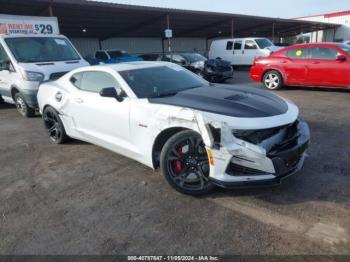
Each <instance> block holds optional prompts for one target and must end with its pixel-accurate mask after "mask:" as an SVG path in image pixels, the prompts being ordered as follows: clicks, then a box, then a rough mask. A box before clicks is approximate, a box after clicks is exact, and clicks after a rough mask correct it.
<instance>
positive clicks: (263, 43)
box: [255, 38, 273, 49]
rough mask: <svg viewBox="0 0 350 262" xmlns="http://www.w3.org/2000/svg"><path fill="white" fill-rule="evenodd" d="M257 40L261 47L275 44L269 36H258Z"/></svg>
mask: <svg viewBox="0 0 350 262" xmlns="http://www.w3.org/2000/svg"><path fill="white" fill-rule="evenodd" d="M255 42H256V43H257V44H258V46H259V48H260V49H264V48H266V47H270V46H273V43H272V42H271V41H270V40H269V39H267V38H258V39H255Z"/></svg>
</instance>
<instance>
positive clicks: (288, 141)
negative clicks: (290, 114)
mask: <svg viewBox="0 0 350 262" xmlns="http://www.w3.org/2000/svg"><path fill="white" fill-rule="evenodd" d="M282 129H287V133H286V135H285V137H284V138H283V140H282V141H281V142H279V143H278V144H276V145H274V146H273V147H272V148H271V151H275V150H278V151H280V150H285V149H288V148H290V147H292V146H294V145H296V143H297V140H298V137H299V134H298V120H297V121H295V122H294V123H292V124H290V125H285V126H280V127H275V128H269V129H261V130H233V132H232V133H233V135H234V136H235V137H237V138H239V139H242V140H244V141H247V142H249V143H252V144H255V145H257V144H260V143H261V142H262V141H264V140H265V139H268V138H270V137H272V136H274V135H276V134H277V133H278V132H280V131H281V130H282Z"/></svg>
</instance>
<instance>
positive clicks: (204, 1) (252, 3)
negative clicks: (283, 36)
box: [99, 0, 350, 18]
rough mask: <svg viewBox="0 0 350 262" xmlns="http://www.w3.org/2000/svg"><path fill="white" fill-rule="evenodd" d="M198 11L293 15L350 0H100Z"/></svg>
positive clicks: (341, 6) (347, 5) (347, 4)
mask: <svg viewBox="0 0 350 262" xmlns="http://www.w3.org/2000/svg"><path fill="white" fill-rule="evenodd" d="M99 1H105V2H114V3H121V4H135V5H145V6H156V7H168V8H178V9H190V10H199V11H213V12H226V13H235V14H247V15H256V16H267V17H280V18H294V17H300V16H309V15H316V14H324V13H330V12H337V11H344V10H350V0H99Z"/></svg>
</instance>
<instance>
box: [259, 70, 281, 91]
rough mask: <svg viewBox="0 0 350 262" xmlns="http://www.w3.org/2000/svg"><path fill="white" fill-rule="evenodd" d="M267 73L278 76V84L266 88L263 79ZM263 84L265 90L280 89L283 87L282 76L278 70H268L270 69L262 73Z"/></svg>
mask: <svg viewBox="0 0 350 262" xmlns="http://www.w3.org/2000/svg"><path fill="white" fill-rule="evenodd" d="M269 74H275V75H277V76H278V79H279V84H278V86H277V87H275V88H273V89H271V88H268V87H267V86H266V85H265V79H266V77H267V76H268V75H269ZM263 86H264V87H265V88H266V89H267V90H278V89H281V88H282V87H283V78H282V75H281V73H280V72H278V71H277V70H270V71H267V72H266V73H265V74H264V77H263Z"/></svg>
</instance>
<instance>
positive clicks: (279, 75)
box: [250, 43, 350, 90]
mask: <svg viewBox="0 0 350 262" xmlns="http://www.w3.org/2000/svg"><path fill="white" fill-rule="evenodd" d="M250 77H251V78H252V79H253V80H255V81H259V82H262V83H263V85H264V86H265V87H266V88H268V89H270V90H276V89H279V88H281V87H282V86H284V85H287V86H288V85H290V86H319V87H350V46H348V45H344V44H339V43H318V44H302V45H294V46H290V47H287V48H283V49H281V50H278V51H277V52H275V53H273V54H272V55H270V56H268V57H259V58H256V59H255V61H254V63H253V66H252V67H251V69H250Z"/></svg>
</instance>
